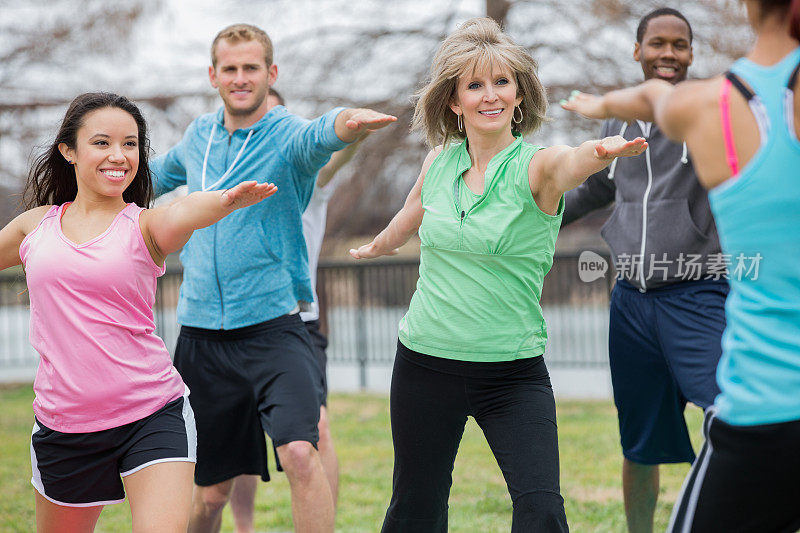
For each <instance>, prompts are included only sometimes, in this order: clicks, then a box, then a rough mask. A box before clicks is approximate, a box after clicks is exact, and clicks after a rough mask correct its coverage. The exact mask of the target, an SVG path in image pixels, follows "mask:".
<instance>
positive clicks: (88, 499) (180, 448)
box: [31, 396, 196, 507]
mask: <svg viewBox="0 0 800 533" xmlns="http://www.w3.org/2000/svg"><path fill="white" fill-rule="evenodd" d="M34 420H35V419H34ZM195 448H196V434H195V428H194V416H193V414H192V407H191V406H190V405H189V400H188V399H187V398H186V396H183V397H181V398H178V399H177V400H173V401H171V402H169V403H168V404H166V405H165V406H164V407H162V408H161V409H159V410H158V411H156V412H155V413H153V414H152V415H150V416H147V417H145V418H142V419H141V420H137V421H136V422H131V423H129V424H125V425H124V426H119V427H115V428H111V429H105V430H103V431H94V432H91V433H61V432H59V431H54V430H52V429H50V428H47V427H45V426H43V425H42V423H41V422H39V421H38V420H35V422H34V424H33V434H32V435H31V469H32V471H33V477H32V478H31V483H32V484H33V486H34V487H35V488H36V490H37V491H38V492H39V493H40V494H41V495H42V496H44V497H45V498H47V499H48V500H50V501H51V502H53V503H56V504H58V505H64V506H68V507H91V506H96V505H106V504H111V503H120V502H122V501H123V500H124V499H125V490H124V488H123V485H122V479H121V477H125V476H129V475H131V474H133V473H135V472H138V471H139V470H141V469H142V468H144V467H146V466H150V465H152V464H155V463H165V462H170V461H187V462H192V463H193V462H195V458H196V454H195Z"/></svg>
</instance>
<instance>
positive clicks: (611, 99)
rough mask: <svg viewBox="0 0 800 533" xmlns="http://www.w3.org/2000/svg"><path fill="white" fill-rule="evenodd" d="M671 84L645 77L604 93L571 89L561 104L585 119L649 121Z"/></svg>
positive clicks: (651, 119)
mask: <svg viewBox="0 0 800 533" xmlns="http://www.w3.org/2000/svg"><path fill="white" fill-rule="evenodd" d="M674 90H675V86H674V85H672V84H671V83H669V82H667V81H664V80H657V79H652V80H647V81H646V82H644V83H641V84H639V85H637V86H635V87H629V88H627V89H620V90H618V91H611V92H609V93H606V94H605V95H604V96H595V95H593V94H585V93H582V92H579V91H573V92H572V95H571V96H570V97H569V100H562V101H561V107H563V108H564V109H566V110H567V111H573V112H575V113H578V114H579V115H581V116H583V117H586V118H618V119H620V120H624V121H626V122H633V121H634V120H644V121H647V122H653V121H654V120H655V118H656V113H657V108H658V106H659V105H662V104H663V102H664V99H665V98H667V97H669V95H670V94H671V93H672V91H674Z"/></svg>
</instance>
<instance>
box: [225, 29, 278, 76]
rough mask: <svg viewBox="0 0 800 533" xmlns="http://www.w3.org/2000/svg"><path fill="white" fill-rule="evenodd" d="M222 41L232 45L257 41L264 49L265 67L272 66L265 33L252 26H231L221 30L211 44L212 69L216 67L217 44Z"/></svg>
mask: <svg viewBox="0 0 800 533" xmlns="http://www.w3.org/2000/svg"><path fill="white" fill-rule="evenodd" d="M223 40H224V41H228V42H229V43H232V44H236V43H238V42H241V41H258V42H259V43H261V46H263V47H264V59H265V60H266V62H267V66H270V65H272V41H271V40H270V38H269V36H268V35H267V33H266V32H265V31H264V30H262V29H261V28H259V27H258V26H253V25H252V24H233V25H231V26H228V27H227V28H223V29H222V30H221V31H220V32H219V33H218V34H217V36H216V37H214V42H212V43H211V64H212V65H213V66H214V68H216V66H217V44H219V42H220V41H223Z"/></svg>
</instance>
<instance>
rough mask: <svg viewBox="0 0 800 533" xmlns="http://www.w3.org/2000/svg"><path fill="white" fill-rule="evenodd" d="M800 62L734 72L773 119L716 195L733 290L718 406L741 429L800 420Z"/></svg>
mask: <svg viewBox="0 0 800 533" xmlns="http://www.w3.org/2000/svg"><path fill="white" fill-rule="evenodd" d="M798 62H800V48H798V49H796V50H794V51H793V52H792V53H790V54H789V55H787V56H786V57H784V58H783V60H781V61H780V62H779V63H777V64H775V65H773V66H771V67H764V66H761V65H757V64H755V63H753V62H751V61H749V60H747V59H740V60H738V61H737V62H735V63H734V64H733V66H732V67H731V69H730V71H731V72H732V73H733V74H735V75H736V76H738V77H739V78H741V79H742V80H744V81H745V82H746V83H747V84H748V85H750V87H751V88H752V89H753V92H754V93H755V95H756V98H757V99H758V100H760V104H759V106H758V107H761V108H762V109H763V110H764V113H763V114H762V117H763V118H766V120H763V118H762V120H761V122H762V123H763V124H765V126H766V131H765V132H764V131H762V144H761V147H760V148H759V150H758V152H757V153H756V155H755V156H754V157H753V159H752V160H751V161H750V162H749V163H748V164H747V165H746V166H745V167H744V168H743V169H742V170H741V172H740V173H739V174H738V176H734V177H732V178H731V179H729V180H728V181H726V182H724V183H722V184H721V185H719V186H718V187H716V188H715V189H713V190H711V191H710V193H709V201H710V203H711V209H712V211H713V213H714V218H715V219H716V223H717V229H718V230H719V236H720V243H721V245H722V249H723V252H724V253H725V254H728V255H729V257H730V269H729V270H730V284H731V291H730V294H729V296H728V300H727V302H726V306H725V310H726V315H727V327H726V329H725V333H724V335H723V340H722V346H723V355H722V358H721V359H720V363H719V366H718V368H717V381H718V382H719V385H720V389H721V391H722V392H721V393H720V395H719V396H718V397H717V400H716V402H715V403H716V406H717V410H718V416H719V418H720V419H721V420H723V421H725V422H728V423H729V424H734V425H755V424H769V423H776V422H786V421H790V420H797V419H800V142H798V140H797V138H796V136H795V133H794V125H793V113H794V109H793V108H792V102H793V95H792V92H791V90H790V89H788V88H787V87H788V85H789V80H790V77H791V75H792V71H793V70H794V68H795V67H796V66H797V64H798ZM757 116H758V114H757ZM764 135H765V136H764Z"/></svg>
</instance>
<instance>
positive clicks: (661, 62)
mask: <svg viewBox="0 0 800 533" xmlns="http://www.w3.org/2000/svg"><path fill="white" fill-rule="evenodd" d="M633 58H634V59H635V60H636V61H638V62H639V63H641V65H642V72H644V78H645V79H646V80H649V79H651V78H659V79H662V80H666V81H668V82H670V83H673V84H675V83H679V82H681V81H683V80H685V79H686V75H687V74H688V71H689V65H691V64H692V59H693V55H692V45H691V42H690V35H689V26H688V25H687V24H686V22H685V21H683V20H681V19H680V18H678V17H676V16H674V15H662V16H660V17H655V18H653V19H651V20H650V21H649V22H648V23H647V30H646V31H645V32H644V36H643V37H642V42H641V43H636V47H635V49H634V52H633Z"/></svg>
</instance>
